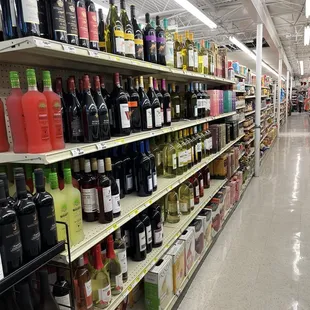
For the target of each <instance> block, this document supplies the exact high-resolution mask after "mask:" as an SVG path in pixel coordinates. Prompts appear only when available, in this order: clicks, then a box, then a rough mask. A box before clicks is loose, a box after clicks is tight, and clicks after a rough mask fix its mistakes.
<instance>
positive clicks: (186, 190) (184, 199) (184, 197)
mask: <svg viewBox="0 0 310 310" xmlns="http://www.w3.org/2000/svg"><path fill="white" fill-rule="evenodd" d="M178 194H179V200H180V212H181V213H182V214H183V215H187V214H190V213H191V194H192V191H191V188H190V187H189V186H188V182H184V183H182V184H181V185H180V186H179V189H178Z"/></svg>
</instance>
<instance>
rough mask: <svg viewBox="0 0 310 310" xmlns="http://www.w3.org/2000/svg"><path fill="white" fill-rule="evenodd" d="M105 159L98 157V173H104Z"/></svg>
mask: <svg viewBox="0 0 310 310" xmlns="http://www.w3.org/2000/svg"><path fill="white" fill-rule="evenodd" d="M104 172H105V171H104V160H103V159H98V173H100V174H104Z"/></svg>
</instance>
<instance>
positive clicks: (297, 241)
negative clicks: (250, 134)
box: [179, 113, 310, 310]
mask: <svg viewBox="0 0 310 310" xmlns="http://www.w3.org/2000/svg"><path fill="white" fill-rule="evenodd" d="M309 171H310V118H309V116H308V115H307V114H305V113H302V114H293V115H292V116H291V117H290V118H288V122H287V124H285V125H284V127H283V129H282V132H281V134H280V139H279V140H278V141H277V142H276V143H275V145H274V147H273V149H272V150H271V152H270V153H269V154H268V155H267V158H266V159H265V162H264V164H263V166H262V169H261V176H260V177H259V178H253V180H252V181H251V183H250V185H249V187H248V189H247V191H246V192H245V194H244V197H243V199H242V201H241V203H240V204H239V206H238V208H237V209H236V211H235V212H234V214H233V215H232V217H231V218H230V220H229V221H228V223H227V225H226V226H225V228H224V230H223V232H222V234H221V235H220V236H219V238H218V240H217V242H216V243H215V245H214V247H213V248H212V250H211V252H210V253H209V255H208V257H207V258H206V259H205V261H204V263H203V265H202V266H201V268H200V270H199V272H198V273H197V275H196V277H195V279H194V280H193V282H192V284H191V286H190V288H189V290H188V291H187V293H186V295H185V297H184V299H183V301H182V303H181V305H180V306H179V310H188V309H191V310H196V309H197V310H198V309H210V310H217V309H218V310H226V309H229V310H239V309H248V310H249V309H251V310H256V309H257V310H261V309H262V310H265V309H266V310H273V309H276V310H278V309H279V310H285V309H294V310H297V309H298V310H299V309H310V294H309V292H310V280H309V279H310V205H309V201H310V181H309Z"/></svg>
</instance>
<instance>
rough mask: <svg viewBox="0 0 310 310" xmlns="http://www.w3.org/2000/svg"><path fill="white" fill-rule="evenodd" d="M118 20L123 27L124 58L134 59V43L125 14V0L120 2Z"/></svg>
mask: <svg viewBox="0 0 310 310" xmlns="http://www.w3.org/2000/svg"><path fill="white" fill-rule="evenodd" d="M120 19H121V21H122V24H123V27H124V44H125V56H127V57H130V58H135V55H136V50H135V41H134V30H133V26H132V23H131V21H130V19H129V17H128V15H127V12H126V4H125V0H121V14H120Z"/></svg>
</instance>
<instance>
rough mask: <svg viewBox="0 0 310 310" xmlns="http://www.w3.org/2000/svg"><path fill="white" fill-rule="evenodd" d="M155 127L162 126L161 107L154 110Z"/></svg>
mask: <svg viewBox="0 0 310 310" xmlns="http://www.w3.org/2000/svg"><path fill="white" fill-rule="evenodd" d="M154 118H155V127H161V124H162V123H161V109H160V108H156V109H155V110H154Z"/></svg>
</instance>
